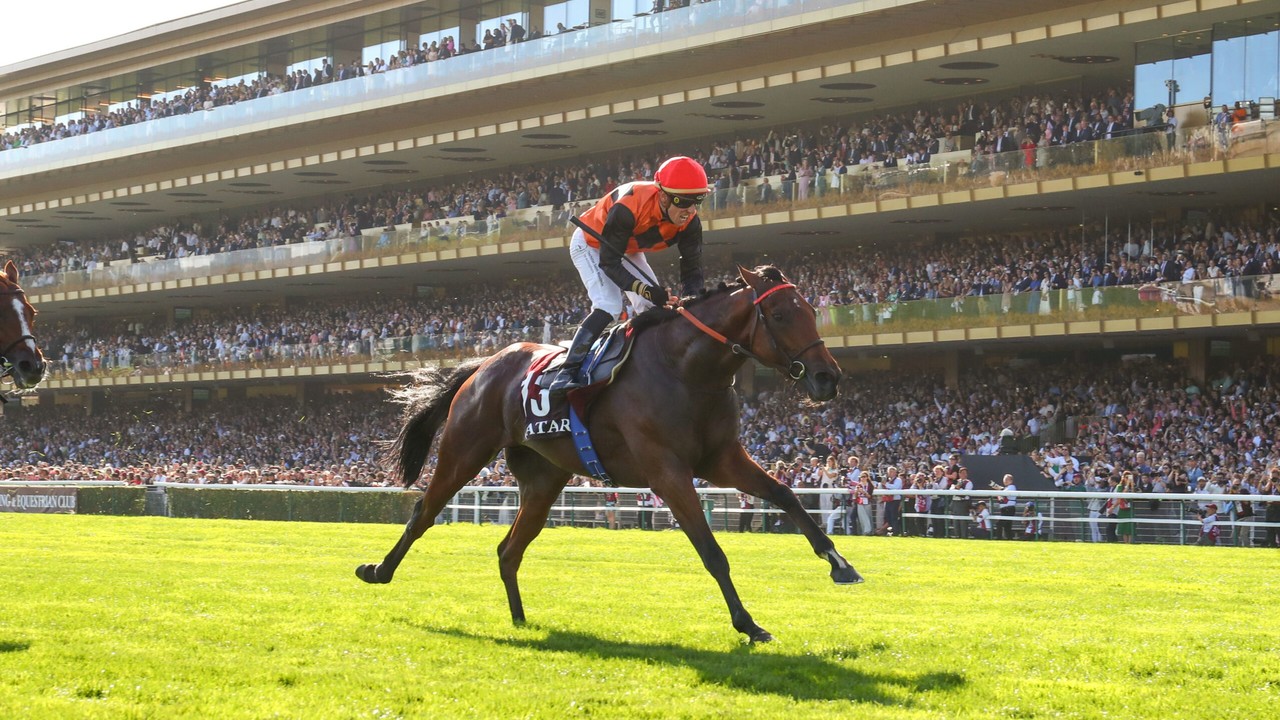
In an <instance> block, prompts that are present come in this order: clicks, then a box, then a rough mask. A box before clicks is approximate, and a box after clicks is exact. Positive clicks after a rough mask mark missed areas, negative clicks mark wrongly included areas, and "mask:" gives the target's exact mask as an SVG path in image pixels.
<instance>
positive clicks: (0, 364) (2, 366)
mask: <svg viewBox="0 0 1280 720" xmlns="http://www.w3.org/2000/svg"><path fill="white" fill-rule="evenodd" d="M5 295H16V296H19V297H21V298H22V304H23V305H27V304H29V303H27V293H26V292H25V291H23V289H22V288H20V287H16V286H15V287H12V288H9V289H7V290H0V296H5ZM28 340H30V341H31V344H32V345H36V346H37V347H39V343H37V342H36V338H35V336H34V335H19V336H18V339H17V340H14V341H13V342H11V343H9V344H8V345H6V346H5V348H4V349H3V350H0V378H6V377H9V376H10V375H12V374H13V362H11V361H10V360H9V353H10V352H12V351H13V349H14V348H16V347H18V346H19V345H21V344H22V343H24V342H26V341H28ZM7 402H9V398H7V397H5V396H4V395H3V394H0V404H4V403H7Z"/></svg>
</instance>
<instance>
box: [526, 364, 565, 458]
mask: <svg viewBox="0 0 1280 720" xmlns="http://www.w3.org/2000/svg"><path fill="white" fill-rule="evenodd" d="M563 357H564V350H563V349H560V348H557V349H554V350H547V351H545V352H540V353H538V354H537V355H536V356H534V358H533V362H531V363H530V364H529V372H528V374H526V375H525V378H524V383H522V384H521V386H520V401H521V402H520V404H521V406H523V407H524V419H525V423H524V439H525V440H534V439H537V438H549V437H556V436H558V435H567V434H568V433H569V432H570V428H569V403H567V402H564V401H563V400H561V401H559V402H556V401H553V400H552V399H551V394H550V393H549V392H547V389H546V388H544V387H542V385H543V383H541V382H539V379H540V378H541V377H542V376H544V375H554V374H555V372H556V371H557V370H558V369H559V365H560V363H556V362H554V361H555V360H557V359H562V358H563ZM553 365H554V366H555V367H554V368H553V367H552V366H553Z"/></svg>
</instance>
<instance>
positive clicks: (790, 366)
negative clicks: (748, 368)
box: [676, 283, 826, 380]
mask: <svg viewBox="0 0 1280 720" xmlns="http://www.w3.org/2000/svg"><path fill="white" fill-rule="evenodd" d="M788 288H790V289H793V290H794V289H795V285H793V284H791V283H783V284H781V285H775V286H773V287H771V288H769V289H768V290H765V291H764V292H763V293H761V294H760V295H759V296H758V297H756V298H755V299H754V300H752V301H751V304H752V305H753V306H754V307H755V309H756V315H755V317H754V318H753V319H752V320H753V321H752V323H751V336H750V337H749V338H748V339H747V344H748V345H751V344H753V342H752V341H753V340H754V339H755V336H756V328H757V327H758V326H759V325H760V324H761V323H763V324H764V327H765V331H766V333H767V334H768V336H769V342H770V344H772V345H773V349H774V350H777V351H778V354H779V355H784V356H786V355H787V354H786V353H785V352H783V351H782V348H780V347H778V342H777V341H776V340H774V338H773V333H771V332H768V330H769V321H768V319H767V318H765V316H764V310H763V309H762V308H761V307H760V303H761V302H763V301H764V299H765V298H767V297H769V296H770V295H772V294H774V293H775V292H777V291H779V290H786V289H788ZM751 293H752V294H753V295H754V294H755V290H752V291H751ZM676 312H678V313H680V316H681V317H683V318H684V319H686V320H688V321H689V322H690V323H692V324H693V326H694V327H696V328H698V329H699V330H701V331H702V332H703V333H705V334H706V335H708V336H709V337H711V339H713V340H715V341H716V342H718V343H720V344H721V345H727V346H728V347H729V350H730V351H732V352H733V354H734V355H741V356H742V357H746V358H751V359H752V360H755V361H756V362H758V363H760V364H761V365H764V366H765V367H770V368H773V369H775V370H780V371H782V372H785V373H786V374H787V377H789V378H791V379H792V380H801V379H803V378H804V376H805V366H804V363H802V362H800V360H799V359H798V358H799V357H800V356H801V355H803V354H804V353H805V352H807V351H808V350H809V348H812V347H814V346H816V345H823V344H825V343H826V341H825V340H823V339H822V338H821V337H819V338H818V339H817V340H814V341H813V342H811V343H809V344H808V345H805V346H804V347H802V348H800V349H799V350H798V351H796V352H795V353H794V354H792V355H790V356H787V365H786V366H785V367H783V366H780V365H774V364H773V363H770V362H765V360H764V358H762V357H760V356H759V355H757V354H755V353H753V352H751V350H749V349H748V348H747V347H744V346H743V345H742V344H741V343H737V342H731V341H730V340H729V338H727V337H725V336H724V335H723V334H721V333H720V332H718V331H716V330H715V329H714V328H711V327H709V326H708V325H707V324H706V323H704V322H702V321H701V320H699V319H698V318H696V317H694V316H693V313H690V312H689V311H687V310H685V309H684V308H683V307H678V308H676Z"/></svg>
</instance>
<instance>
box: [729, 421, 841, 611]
mask: <svg viewBox="0 0 1280 720" xmlns="http://www.w3.org/2000/svg"><path fill="white" fill-rule="evenodd" d="M707 479H708V480H710V481H711V482H712V483H714V484H715V485H717V486H719V487H731V488H737V489H738V490H741V491H742V492H744V493H747V494H748V495H754V496H755V497H758V498H761V499H763V500H768V501H769V502H771V503H773V505H774V506H775V507H778V508H781V509H782V510H783V511H785V512H786V513H787V517H789V518H791V521H792V522H793V523H795V526H796V527H797V528H800V531H801V532H803V533H804V536H805V537H806V538H807V539H808V540H809V545H810V546H812V547H813V551H814V552H815V553H817V555H818V557H820V558H822V559H823V560H826V561H827V562H829V563H831V579H832V580H834V581H835V582H836V583H837V584H840V585H852V584H855V583H860V582H862V576H861V575H859V574H858V571H857V570H854V569H853V566H852V565H850V564H849V561H848V560H845V559H844V556H842V555H841V554H840V552H839V551H837V550H836V546H835V543H833V542H831V538H829V537H827V535H826V533H824V532H822V528H820V527H818V523H817V522H816V521H814V519H813V516H812V515H810V514H809V513H808V512H806V511H805V509H804V506H802V505H801V504H800V500H799V499H797V498H796V494H795V493H793V492H791V488H789V487H787V486H786V485H783V484H782V483H780V482H778V481H777V480H775V479H773V478H772V477H770V476H769V473H767V472H765V471H764V469H763V468H761V467H760V466H759V465H757V464H756V462H755V461H754V460H752V459H751V458H750V456H748V455H747V453H746V451H745V450H743V449H742V446H741V445H738V446H735V447H734V448H732V449H731V450H729V451H728V452H727V453H726V456H725V457H724V458H723V459H722V460H721V461H720V463H719V464H718V466H717V467H716V469H715V471H714V472H712V473H709V474H708V476H707ZM768 521H769V518H768V516H765V522H768Z"/></svg>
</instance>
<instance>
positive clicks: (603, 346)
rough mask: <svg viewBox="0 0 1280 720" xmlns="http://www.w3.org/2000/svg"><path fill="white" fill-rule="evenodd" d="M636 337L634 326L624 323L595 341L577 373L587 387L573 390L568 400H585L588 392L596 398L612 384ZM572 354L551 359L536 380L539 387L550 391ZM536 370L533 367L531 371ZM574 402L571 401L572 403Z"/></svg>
mask: <svg viewBox="0 0 1280 720" xmlns="http://www.w3.org/2000/svg"><path fill="white" fill-rule="evenodd" d="M632 338H633V333H632V328H631V323H623V324H622V325H614V326H613V327H612V328H609V329H608V330H606V331H605V332H604V334H602V335H601V336H600V337H598V338H596V341H595V343H594V344H592V346H591V352H589V353H587V357H586V358H585V359H584V360H583V361H582V368H581V369H580V370H579V371H578V373H579V376H578V379H579V380H581V379H583V378H584V377H585V378H586V380H587V382H586V385H585V386H584V387H582V388H579V389H577V390H571V391H570V392H569V397H570V398H573V397H574V396H578V397H582V396H583V395H584V394H585V393H586V391H588V390H594V392H591V393H590V394H589V395H587V397H588V398H589V399H593V398H594V397H595V395H596V394H597V393H599V392H600V390H603V389H604V388H605V387H607V386H608V385H609V384H610V383H612V382H613V379H614V377H615V376H616V374H617V372H618V370H619V369H621V368H622V365H623V363H625V362H626V360H627V357H628V356H630V354H631V342H632ZM568 354H569V353H567V352H564V353H559V354H558V355H556V356H555V357H553V358H552V359H551V364H549V365H548V366H547V367H546V369H545V370H543V372H542V373H541V375H540V376H539V377H538V379H537V384H538V387H540V388H544V389H545V388H547V387H550V386H551V381H552V380H554V379H555V376H556V374H557V373H559V372H560V368H561V367H562V366H563V365H564V360H565V358H566V357H567V356H568ZM532 369H533V368H532V367H530V370H532ZM589 399H588V400H586V401H584V402H583V405H584V406H585V405H589V404H590V402H589ZM570 402H572V400H571V401H570Z"/></svg>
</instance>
